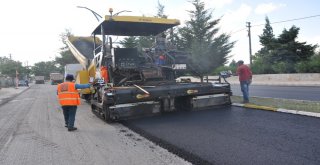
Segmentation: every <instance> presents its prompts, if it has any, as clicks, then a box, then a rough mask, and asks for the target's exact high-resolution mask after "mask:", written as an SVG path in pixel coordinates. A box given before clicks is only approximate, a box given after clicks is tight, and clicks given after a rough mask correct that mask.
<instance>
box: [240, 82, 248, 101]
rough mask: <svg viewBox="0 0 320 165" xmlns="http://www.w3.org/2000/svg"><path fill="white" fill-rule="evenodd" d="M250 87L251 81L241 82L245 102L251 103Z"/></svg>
mask: <svg viewBox="0 0 320 165" xmlns="http://www.w3.org/2000/svg"><path fill="white" fill-rule="evenodd" d="M249 85H250V81H247V80H246V81H240V87H241V92H242V94H243V101H244V102H249Z"/></svg>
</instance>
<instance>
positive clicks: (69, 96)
mask: <svg viewBox="0 0 320 165" xmlns="http://www.w3.org/2000/svg"><path fill="white" fill-rule="evenodd" d="M73 80H74V77H73V75H72V74H67V76H66V81H65V82H63V83H61V84H58V90H57V94H58V99H59V103H60V105H61V108H62V110H63V116H64V121H65V127H67V128H68V131H74V130H77V128H76V127H74V121H75V117H76V112H77V106H78V105H80V96H79V92H78V90H77V89H85V88H90V84H76V83H74V81H73Z"/></svg>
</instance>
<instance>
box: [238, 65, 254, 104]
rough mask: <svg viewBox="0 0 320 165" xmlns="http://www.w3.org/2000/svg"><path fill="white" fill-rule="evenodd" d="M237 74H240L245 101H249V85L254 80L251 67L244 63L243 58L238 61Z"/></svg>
mask: <svg viewBox="0 0 320 165" xmlns="http://www.w3.org/2000/svg"><path fill="white" fill-rule="evenodd" d="M237 64H238V68H237V75H238V76H239V81H240V87H241V92H242V94H243V103H249V85H250V84H251V81H252V72H251V69H250V68H249V67H248V66H247V65H244V64H243V61H242V60H239V61H238V63H237Z"/></svg>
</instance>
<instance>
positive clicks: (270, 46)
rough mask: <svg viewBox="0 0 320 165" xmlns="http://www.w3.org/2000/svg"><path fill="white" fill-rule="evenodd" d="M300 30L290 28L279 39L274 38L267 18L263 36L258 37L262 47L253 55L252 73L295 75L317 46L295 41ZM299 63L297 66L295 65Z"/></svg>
mask: <svg viewBox="0 0 320 165" xmlns="http://www.w3.org/2000/svg"><path fill="white" fill-rule="evenodd" d="M299 30H300V28H298V27H296V26H294V25H293V26H292V27H291V28H290V29H289V30H287V29H284V30H283V31H282V33H281V34H280V35H279V37H277V38H275V37H274V34H273V30H272V27H271V25H270V22H269V19H268V17H266V25H265V28H264V29H263V34H262V35H260V36H259V38H260V43H261V45H262V46H263V47H262V48H261V49H260V50H259V51H258V52H257V53H256V54H255V55H254V61H253V64H252V70H253V72H254V73H260V74H261V73H267V74H269V73H295V72H297V69H298V68H300V69H299V70H300V71H301V70H303V69H301V68H302V66H304V64H306V61H308V60H309V59H310V58H311V57H312V55H314V51H315V49H316V48H317V45H310V44H306V42H298V41H296V39H297V37H298V34H299ZM296 63H299V66H296V65H295V64H296Z"/></svg>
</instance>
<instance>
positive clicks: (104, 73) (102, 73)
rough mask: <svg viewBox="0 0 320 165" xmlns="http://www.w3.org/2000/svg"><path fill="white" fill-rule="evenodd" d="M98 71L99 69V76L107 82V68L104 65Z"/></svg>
mask: <svg viewBox="0 0 320 165" xmlns="http://www.w3.org/2000/svg"><path fill="white" fill-rule="evenodd" d="M100 71H101V77H103V78H104V82H105V83H108V82H109V75H108V68H107V67H105V66H102V67H101V69H100Z"/></svg>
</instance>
